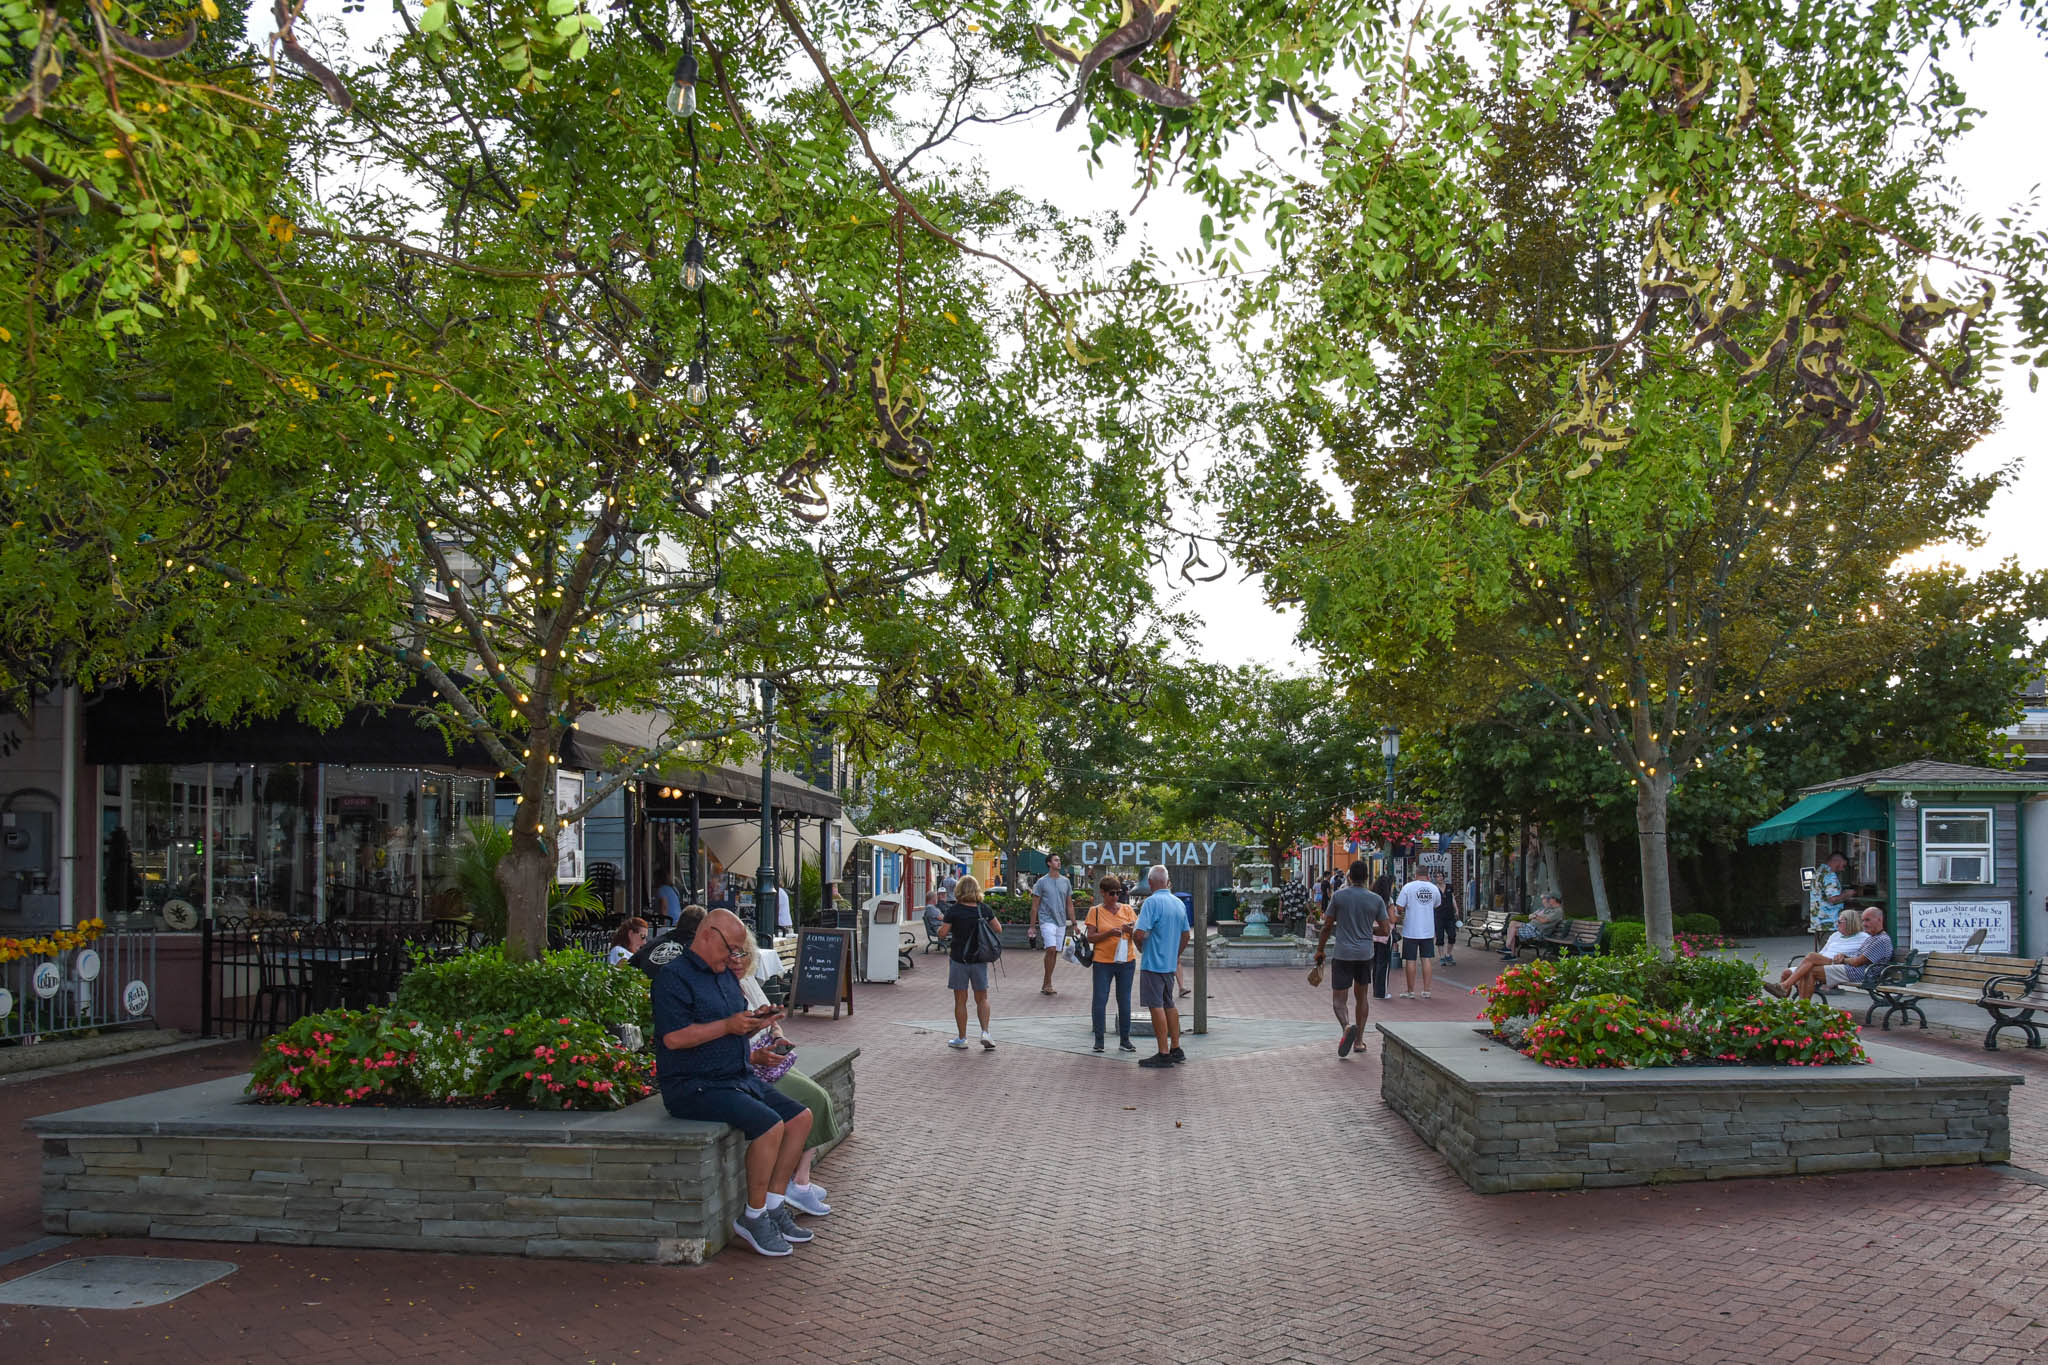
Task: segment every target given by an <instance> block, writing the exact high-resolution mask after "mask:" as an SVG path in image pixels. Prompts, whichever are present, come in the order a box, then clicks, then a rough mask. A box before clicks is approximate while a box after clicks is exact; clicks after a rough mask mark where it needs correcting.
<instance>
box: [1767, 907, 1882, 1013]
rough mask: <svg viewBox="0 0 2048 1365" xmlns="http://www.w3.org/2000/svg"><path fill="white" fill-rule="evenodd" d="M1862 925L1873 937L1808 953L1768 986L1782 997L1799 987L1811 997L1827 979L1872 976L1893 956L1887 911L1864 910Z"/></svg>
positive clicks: (1832, 982) (1831, 982)
mask: <svg viewBox="0 0 2048 1365" xmlns="http://www.w3.org/2000/svg"><path fill="white" fill-rule="evenodd" d="M1844 918H1847V916H1846V915H1845V916H1844ZM1862 927H1863V932H1864V933H1865V934H1867V935H1869V937H1868V938H1866V939H1864V940H1863V943H1862V945H1861V946H1860V947H1858V948H1856V949H1855V950H1854V951H1851V952H1836V953H1832V954H1830V953H1827V952H1824V951H1823V952H1818V953H1808V954H1807V955H1806V956H1805V957H1804V958H1802V959H1800V962H1799V965H1798V966H1796V967H1793V968H1791V969H1790V970H1788V971H1786V972H1785V973H1784V974H1783V975H1782V976H1780V977H1779V978H1778V979H1777V980H1776V981H1766V982H1764V989H1765V990H1767V991H1769V992H1770V993H1771V994H1772V995H1775V996H1778V997H1780V998H1783V997H1785V996H1788V995H1790V994H1792V993H1793V992H1794V991H1797V992H1798V993H1799V998H1800V999H1801V1000H1810V999H1812V998H1813V993H1814V991H1815V990H1816V989H1818V988H1819V987H1820V985H1821V984H1822V983H1823V982H1825V983H1826V984H1827V985H1828V986H1829V987H1830V988H1833V987H1835V986H1848V985H1853V984H1855V983H1857V982H1862V981H1867V980H1869V979H1870V973H1871V972H1872V971H1875V970H1878V969H1880V968H1882V967H1883V966H1884V965H1885V964H1886V963H1887V962H1890V961H1891V960H1892V939H1891V935H1890V934H1887V933H1886V932H1885V931H1884V911H1882V910H1880V909H1878V908H1877V907H1876V906H1874V905H1873V906H1871V907H1870V908H1869V909H1868V910H1865V911H1864V912H1863V920H1862ZM1828 946H1829V947H1833V946H1834V940H1832V939H1830V940H1829V941H1828Z"/></svg>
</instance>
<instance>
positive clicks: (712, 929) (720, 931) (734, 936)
mask: <svg viewBox="0 0 2048 1365" xmlns="http://www.w3.org/2000/svg"><path fill="white" fill-rule="evenodd" d="M747 938H748V934H747V926H746V922H745V921H744V920H742V919H741V918H740V917H739V916H738V915H735V914H734V913H733V912H732V911H730V910H707V911H706V912H705V913H704V921H703V923H701V924H699V925H698V926H697V932H696V933H695V934H693V935H691V936H690V950H691V951H692V952H694V953H696V954H697V956H698V957H701V958H703V959H704V962H705V964H706V965H707V966H711V967H718V966H721V965H723V964H724V962H725V960H726V958H727V957H728V956H730V955H731V953H732V945H733V944H735V943H744V942H746V941H747ZM712 949H716V950H717V954H716V956H713V955H712V953H711V951H710V950H712Z"/></svg>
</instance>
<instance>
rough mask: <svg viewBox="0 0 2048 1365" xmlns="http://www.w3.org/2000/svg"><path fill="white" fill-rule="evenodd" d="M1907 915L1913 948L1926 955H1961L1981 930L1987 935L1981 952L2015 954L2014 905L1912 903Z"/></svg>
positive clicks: (1965, 902)
mask: <svg viewBox="0 0 2048 1365" xmlns="http://www.w3.org/2000/svg"><path fill="white" fill-rule="evenodd" d="M1907 912H1908V913H1907V918H1908V919H1909V920H1910V921H1911V923H1912V926H1913V937H1912V939H1911V940H1910V943H1909V946H1911V947H1914V948H1918V949H1919V950H1920V951H1921V952H1923V953H1959V952H1961V951H1963V947H1964V945H1965V944H1967V943H1969V941H1970V936H1971V935H1972V934H1974V933H1976V932H1977V931H1978V930H1979V929H1982V930H1984V931H1985V933H1984V943H1983V946H1982V947H1981V948H1979V949H1978V951H1980V952H1986V953H2009V952H2011V951H2012V902H2011V901H1909V902H1907Z"/></svg>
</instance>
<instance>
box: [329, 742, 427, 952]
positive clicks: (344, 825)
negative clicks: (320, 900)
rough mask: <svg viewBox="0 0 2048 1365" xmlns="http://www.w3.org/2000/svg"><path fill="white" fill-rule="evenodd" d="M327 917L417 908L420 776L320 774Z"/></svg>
mask: <svg viewBox="0 0 2048 1365" xmlns="http://www.w3.org/2000/svg"><path fill="white" fill-rule="evenodd" d="M326 785H327V809H326V836H327V917H328V918H329V919H383V920H390V919H410V918H413V917H415V916H417V915H418V914H419V913H420V910H421V900H420V894H421V884H420V863H421V844H422V840H421V838H420V790H419V787H420V774H419V773H418V772H416V771H413V770H411V769H395V768H342V767H329V768H328V769H327V771H326Z"/></svg>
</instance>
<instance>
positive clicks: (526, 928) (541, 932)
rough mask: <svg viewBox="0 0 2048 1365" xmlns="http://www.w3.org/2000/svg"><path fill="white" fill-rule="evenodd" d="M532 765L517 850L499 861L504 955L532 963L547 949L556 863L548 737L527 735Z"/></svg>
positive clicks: (523, 784) (516, 832)
mask: <svg viewBox="0 0 2048 1365" xmlns="http://www.w3.org/2000/svg"><path fill="white" fill-rule="evenodd" d="M527 749H528V756H529V761H528V763H527V765H526V770H525V771H524V772H523V773H522V774H521V775H520V779H519V804H518V806H517V807H516V808H514V810H513V812H512V846H511V847H510V848H509V849H507V850H506V852H505V856H504V857H503V858H501V859H499V861H498V889H499V890H501V891H503V892H504V893H505V956H506V957H508V958H510V959H511V960H513V961H514V962H533V961H536V960H538V959H539V957H540V955H541V954H542V953H545V952H546V951H547V950H548V886H549V883H550V882H551V881H552V880H553V878H554V872H555V860H554V856H553V853H552V851H551V848H550V845H549V842H548V836H549V834H550V833H552V832H553V829H554V813H555V782H554V765H553V763H551V762H550V761H549V758H550V754H551V749H550V747H548V745H547V737H545V736H542V735H539V734H529V735H528V736H527Z"/></svg>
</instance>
